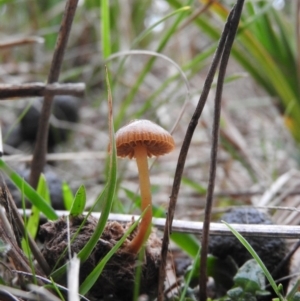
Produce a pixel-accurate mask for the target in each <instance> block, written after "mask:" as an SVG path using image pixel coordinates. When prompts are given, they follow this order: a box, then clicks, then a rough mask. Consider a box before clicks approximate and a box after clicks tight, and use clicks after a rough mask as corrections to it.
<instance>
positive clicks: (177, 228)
mask: <svg viewBox="0 0 300 301" xmlns="http://www.w3.org/2000/svg"><path fill="white" fill-rule="evenodd" d="M255 208H257V207H255ZM277 208H278V207H276V209H277ZM279 209H285V210H293V211H297V212H300V209H297V208H287V207H279ZM19 210H20V213H21V214H22V213H23V209H19ZM55 212H56V214H57V216H59V217H64V216H67V215H68V214H69V212H68V211H63V210H56V211H55ZM25 213H26V215H27V216H30V214H31V210H30V209H26V210H25ZM87 214H88V212H87V211H86V212H83V215H87ZM92 216H93V217H95V218H100V216H101V213H100V212H93V213H92ZM139 217H140V216H138V215H131V214H117V213H110V214H109V217H108V220H109V221H117V222H119V223H130V222H132V218H134V220H138V219H139ZM41 218H42V216H41ZM152 224H153V226H154V227H156V228H157V229H159V230H164V229H165V224H166V219H165V218H153V219H152ZM232 226H233V227H234V229H235V230H237V231H238V232H239V233H240V234H242V235H243V236H245V237H277V238H286V239H299V236H300V234H299V233H300V226H294V225H264V224H261V225H260V224H232ZM172 231H173V232H175V233H186V234H195V235H201V234H202V231H203V223H202V222H194V221H184V220H176V219H175V220H173V223H172ZM209 235H212V236H215V235H218V236H232V235H233V234H232V232H231V231H230V230H229V229H228V227H227V226H226V225H224V224H222V223H211V224H210V231H209Z"/></svg>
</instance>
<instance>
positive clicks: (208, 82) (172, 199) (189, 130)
mask: <svg viewBox="0 0 300 301" xmlns="http://www.w3.org/2000/svg"><path fill="white" fill-rule="evenodd" d="M231 14H232V13H231ZM228 31H229V26H228V23H226V24H225V27H224V31H223V33H222V35H221V38H220V41H219V44H218V47H217V49H216V52H215V55H214V58H213V61H212V64H211V66H210V69H209V71H208V74H207V77H206V80H205V83H204V87H203V90H202V94H201V96H200V99H199V101H198V104H197V107H196V109H195V112H194V114H193V116H192V118H191V121H190V123H189V125H188V128H187V131H186V134H185V137H184V140H183V143H182V147H181V150H180V153H179V158H178V161H177V166H176V171H175V175H174V181H173V186H172V192H171V196H170V203H169V207H168V212H167V218H166V224H165V229H164V235H163V241H162V249H161V265H160V269H159V282H158V298H157V300H158V301H163V298H164V280H165V276H166V271H165V269H166V261H167V254H168V247H169V241H170V234H171V232H172V231H171V229H172V222H173V218H174V213H175V208H176V202H177V197H178V192H179V189H180V184H181V178H182V173H183V169H184V164H185V160H186V157H187V153H188V150H189V146H190V143H191V140H192V137H193V134H194V131H195V128H196V126H197V124H198V121H199V118H200V116H201V113H202V111H203V108H204V105H205V103H206V100H207V97H208V94H209V91H210V88H211V85H212V82H213V79H214V75H215V73H216V70H217V67H218V65H219V62H220V59H221V56H222V53H223V49H224V44H225V41H226V37H227V34H228Z"/></svg>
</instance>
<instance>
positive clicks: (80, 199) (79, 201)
mask: <svg viewBox="0 0 300 301" xmlns="http://www.w3.org/2000/svg"><path fill="white" fill-rule="evenodd" d="M85 202H86V192H85V187H84V186H83V185H81V186H80V187H79V188H78V190H77V192H76V195H75V198H74V201H73V204H72V207H71V210H70V215H71V216H78V215H80V214H82V212H83V211H84V208H85Z"/></svg>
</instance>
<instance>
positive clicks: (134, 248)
mask: <svg viewBox="0 0 300 301" xmlns="http://www.w3.org/2000/svg"><path fill="white" fill-rule="evenodd" d="M134 156H135V158H136V163H137V167H138V171H139V181H140V192H141V209H142V212H144V210H145V209H147V210H146V212H145V214H144V216H143V218H142V220H141V222H140V224H139V228H138V232H137V234H136V236H135V237H134V238H133V240H132V241H131V242H130V244H129V245H128V249H129V250H130V251H131V252H133V253H138V252H139V250H140V249H141V247H142V246H143V244H144V242H145V241H146V240H147V239H148V237H149V235H150V231H151V222H152V198H151V186H150V179H149V169H148V160H147V149H146V147H145V146H143V145H141V144H138V145H137V146H136V147H135V150H134Z"/></svg>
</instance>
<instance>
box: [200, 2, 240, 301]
mask: <svg viewBox="0 0 300 301" xmlns="http://www.w3.org/2000/svg"><path fill="white" fill-rule="evenodd" d="M243 4H244V0H238V1H237V4H236V6H234V8H233V9H232V12H233V14H230V16H229V18H228V22H229V24H230V30H229V32H228V36H227V39H226V42H225V45H224V52H223V54H222V59H221V62H220V68H219V76H218V81H217V87H216V96H215V111H214V120H213V129H212V137H213V141H212V148H211V157H210V170H209V182H208V187H207V196H206V203H205V213H204V222H203V232H202V241H201V254H200V275H199V287H200V293H199V300H200V301H206V299H207V289H206V282H207V272H206V267H207V263H206V260H207V253H208V239H209V224H210V216H211V209H212V205H213V193H214V187H215V178H216V169H217V154H218V143H219V128H220V116H221V99H222V92H223V83H224V78H225V74H226V68H227V64H228V60H229V56H230V51H231V48H232V45H233V42H234V38H235V35H236V31H237V28H238V25H239V21H240V17H241V13H242V9H243Z"/></svg>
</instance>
